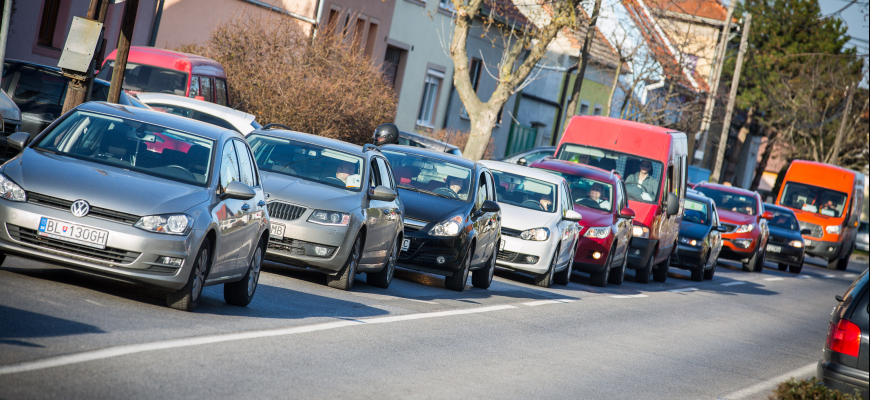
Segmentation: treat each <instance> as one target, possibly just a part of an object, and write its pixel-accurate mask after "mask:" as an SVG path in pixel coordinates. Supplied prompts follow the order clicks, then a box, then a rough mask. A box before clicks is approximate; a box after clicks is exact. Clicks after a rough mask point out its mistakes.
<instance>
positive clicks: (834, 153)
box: [828, 84, 857, 165]
mask: <svg viewBox="0 0 870 400" xmlns="http://www.w3.org/2000/svg"><path fill="white" fill-rule="evenodd" d="M855 86H857V85H856V84H852V86H851V87H850V88H849V94H848V95H847V97H846V109H845V110H843V119H842V120H841V121H840V129H839V130H837V138H836V139H835V140H834V148H833V149H832V150H831V156H830V157H828V163H831V164H834V165H838V164H839V162H840V146H841V144H842V143H843V133H844V132H846V123H847V122H848V121H849V113H850V112H851V111H852V110H851V109H852V98H853V97H855Z"/></svg>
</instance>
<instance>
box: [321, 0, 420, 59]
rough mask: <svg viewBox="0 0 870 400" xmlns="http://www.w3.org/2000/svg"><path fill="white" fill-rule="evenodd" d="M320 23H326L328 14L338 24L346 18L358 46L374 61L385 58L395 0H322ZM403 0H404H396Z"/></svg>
mask: <svg viewBox="0 0 870 400" xmlns="http://www.w3.org/2000/svg"><path fill="white" fill-rule="evenodd" d="M322 1H323V12H322V14H321V17H320V21H319V22H320V24H321V26H328V25H329V22H330V20H329V19H330V17H335V18H337V24H338V25H337V26H339V27H341V28H344V25H345V22H346V23H347V29H348V32H349V34H350V35H351V38H352V39H353V40H356V41H358V45H359V46H360V50H361V51H363V52H364V53H365V54H366V55H368V56H369V57H371V58H372V60H374V61H375V63H376V64H378V65H380V64H382V63H383V62H384V53H385V52H386V51H387V39H388V36H389V32H390V25H391V24H392V19H393V11H394V10H395V8H396V4H395V3H396V0H322ZM399 1H403V0H399Z"/></svg>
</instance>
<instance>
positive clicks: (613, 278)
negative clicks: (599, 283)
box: [607, 251, 628, 285]
mask: <svg viewBox="0 0 870 400" xmlns="http://www.w3.org/2000/svg"><path fill="white" fill-rule="evenodd" d="M626 268H628V252H627V251H626V253H625V256H623V257H622V266H620V267H619V270H618V271H610V276H609V277H608V278H607V283H612V284H614V285H622V281H624V280H625V269H626Z"/></svg>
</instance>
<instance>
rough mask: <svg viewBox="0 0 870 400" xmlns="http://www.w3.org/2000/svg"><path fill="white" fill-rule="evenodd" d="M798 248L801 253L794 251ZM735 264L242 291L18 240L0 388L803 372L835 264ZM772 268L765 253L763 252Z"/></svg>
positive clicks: (331, 389)
mask: <svg viewBox="0 0 870 400" xmlns="http://www.w3.org/2000/svg"><path fill="white" fill-rule="evenodd" d="M809 262H810V263H812V262H816V261H809ZM816 263H817V264H818V266H814V265H810V264H809V263H808V264H807V265H806V266H805V267H804V270H803V272H802V273H801V275H797V276H796V275H793V274H789V273H787V272H781V271H779V270H777V269H776V268H775V267H774V268H766V269H765V271H764V273H761V274H759V273H747V272H743V271H741V270H740V268H739V266H738V264H736V263H729V262H721V263H720V264H719V266H718V269H717V271H716V276H715V278H714V279H713V280H712V281H704V282H694V281H691V280H690V279H689V274H688V272H687V271H682V270H673V269H672V270H671V272H670V274H669V277H668V280H667V282H665V283H664V284H660V283H656V282H652V283H650V284H648V285H642V284H636V283H634V282H633V280H632V278H631V276H630V275H631V272H629V273H628V274H627V275H628V276H627V280H626V282H625V283H623V284H622V285H621V286H613V285H609V286H608V287H607V288H601V289H599V288H595V287H592V286H589V285H588V276H587V275H585V274H580V273H575V274H574V277H573V279H572V282H571V284H569V285H568V286H558V285H556V286H554V287H553V288H551V289H542V288H537V287H535V286H533V282H532V279H531V277H528V276H523V275H520V274H516V273H510V272H504V271H498V272H496V278H495V282H494V283H493V285H492V287H491V288H490V289H489V290H480V289H475V288H469V289H468V290H466V291H465V292H463V293H456V292H451V291H448V290H446V289H444V288H443V279H442V278H440V277H438V276H434V275H427V274H421V273H417V272H412V271H407V270H399V271H397V275H396V276H397V278H398V279H396V280H394V281H393V285H392V286H391V287H390V288H389V289H388V290H382V289H377V288H373V287H369V286H366V285H365V283H364V279H361V278H363V276H362V275H360V276H358V279H360V280H358V281H357V284H356V286H354V289H353V291H351V292H342V291H338V290H334V289H330V288H328V287H327V286H326V279H325V277H324V276H323V275H321V274H319V273H317V272H314V271H311V270H305V269H296V268H291V267H286V266H282V265H279V264H267V265H266V267H265V268H264V273H263V274H262V275H261V278H260V286H259V288H258V291H257V294H256V296H255V298H254V301H253V302H252V303H251V305H249V306H248V307H247V308H240V307H234V306H229V305H226V304H225V303H224V302H223V290H222V288H221V287H220V286H217V287H209V288H206V291H205V293H204V295H205V299H204V301H203V302H201V303H200V305H199V307H198V308H197V310H196V312H194V313H184V312H179V311H175V310H171V309H168V308H166V307H164V305H163V302H164V300H163V299H164V297H163V294H162V293H160V292H157V291H154V290H150V289H146V288H142V287H139V286H135V285H131V284H127V283H121V282H116V281H113V280H109V279H105V278H101V277H95V276H90V275H86V274H82V273H79V272H74V271H70V270H65V269H62V268H57V267H53V266H49V265H45V264H40V263H36V262H33V261H29V260H24V259H19V258H15V257H9V258H7V260H6V262H5V263H4V264H3V266H2V268H0V398H2V399H28V398H64V399H77V398H82V399H101V398H106V399H119V398H125V399H138V398H195V399H203V398H209V399H222V398H375V399H381V398H402V399H408V398H421V399H441V398H449V399H456V398H493V399H513V398H516V399H528V398H552V399H559V398H569V399H580V398H589V399H641V398H642V399H716V398H723V399H741V398H759V399H761V398H766V396H767V395H768V394H769V393H770V390H772V388H773V386H774V385H775V384H776V382H778V381H781V380H784V379H786V378H787V377H789V376H797V377H809V376H812V375H813V374H814V373H815V363H816V362H817V361H818V359H819V358H820V357H821V350H822V346H823V345H824V342H825V335H826V333H827V325H828V320H829V318H830V312H831V309H832V308H833V306H834V305H835V303H836V301H835V300H834V295H836V294H843V292H844V291H845V290H846V288H848V286H849V284H851V282H852V281H853V280H854V279H855V278H856V277H857V275H858V274H860V273H861V272H863V271H864V270H866V269H867V267H868V264H867V258H866V256H865V257H863V258H857V257H853V259H852V263H851V264H850V265H849V268H848V270H847V271H828V270H826V269H824V268H823V267H822V266H821V265H822V263H821V262H820V261H817V262H816ZM768 266H769V267H773V264H768Z"/></svg>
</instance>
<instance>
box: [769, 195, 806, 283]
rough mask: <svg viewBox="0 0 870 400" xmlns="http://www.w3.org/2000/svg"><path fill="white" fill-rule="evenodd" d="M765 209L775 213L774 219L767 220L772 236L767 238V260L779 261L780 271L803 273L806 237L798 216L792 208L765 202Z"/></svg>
mask: <svg viewBox="0 0 870 400" xmlns="http://www.w3.org/2000/svg"><path fill="white" fill-rule="evenodd" d="M764 211H770V212H771V213H773V219H771V220H770V221H767V227H768V228H769V229H770V238H768V239H767V248H766V249H765V250H766V251H767V252H766V255H765V256H764V257H765V260H766V261H772V262H775V263H778V264H779V270H780V271H785V270H789V271H791V272H792V273H795V274H799V273H801V268H803V265H804V239H803V237H801V228H800V225H798V221H797V217H796V216H795V215H794V212H793V211H792V210H789V209H788V208H785V207H780V206H775V205H773V204H767V203H764ZM806 231H809V229H806Z"/></svg>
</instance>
